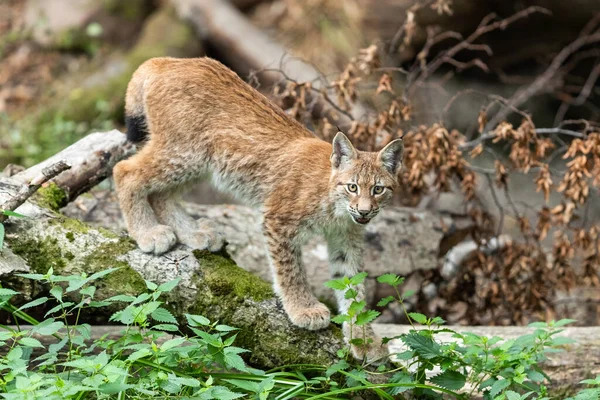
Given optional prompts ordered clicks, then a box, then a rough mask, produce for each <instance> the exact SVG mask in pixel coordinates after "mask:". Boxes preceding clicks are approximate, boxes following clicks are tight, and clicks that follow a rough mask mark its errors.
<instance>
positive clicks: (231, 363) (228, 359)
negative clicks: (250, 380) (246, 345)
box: [225, 353, 246, 371]
mask: <svg viewBox="0 0 600 400" xmlns="http://www.w3.org/2000/svg"><path fill="white" fill-rule="evenodd" d="M225 364H227V366H228V367H230V368H234V369H237V370H238V371H246V363H244V360H243V359H242V357H240V356H239V355H237V354H235V353H225Z"/></svg>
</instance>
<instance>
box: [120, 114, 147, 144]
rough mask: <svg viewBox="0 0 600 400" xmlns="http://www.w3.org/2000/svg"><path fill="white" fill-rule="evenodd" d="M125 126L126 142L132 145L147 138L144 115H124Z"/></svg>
mask: <svg viewBox="0 0 600 400" xmlns="http://www.w3.org/2000/svg"><path fill="white" fill-rule="evenodd" d="M125 126H126V127H127V140H129V141H130V142H133V143H141V142H143V141H144V140H146V137H147V136H148V126H147V125H146V117H145V116H144V115H125Z"/></svg>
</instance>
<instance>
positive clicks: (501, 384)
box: [490, 379, 510, 398]
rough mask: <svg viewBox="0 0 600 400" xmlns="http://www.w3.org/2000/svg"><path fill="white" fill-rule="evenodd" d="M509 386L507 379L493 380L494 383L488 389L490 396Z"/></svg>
mask: <svg viewBox="0 0 600 400" xmlns="http://www.w3.org/2000/svg"><path fill="white" fill-rule="evenodd" d="M509 386H510V380H509V379H501V380H499V381H496V382H494V384H493V385H492V387H491V389H490V396H492V398H494V397H496V396H498V395H499V394H500V393H501V392H502V391H503V390H504V389H506V388H507V387H509Z"/></svg>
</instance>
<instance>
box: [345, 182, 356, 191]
mask: <svg viewBox="0 0 600 400" xmlns="http://www.w3.org/2000/svg"><path fill="white" fill-rule="evenodd" d="M346 189H347V190H348V191H349V192H350V193H356V192H358V186H357V185H356V183H349V184H348V186H346Z"/></svg>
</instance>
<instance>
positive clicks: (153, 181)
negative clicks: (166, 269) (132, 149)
mask: <svg viewBox="0 0 600 400" xmlns="http://www.w3.org/2000/svg"><path fill="white" fill-rule="evenodd" d="M151 154H152V150H151V149H150V146H147V147H145V148H144V149H142V151H140V153H138V154H136V155H135V156H133V157H132V158H130V159H128V160H124V161H121V162H119V163H118V164H117V165H116V166H115V168H114V173H113V175H114V178H115V185H116V188H117V196H118V198H119V204H120V206H121V210H122V211H123V216H124V218H125V223H126V224H127V230H128V232H129V234H130V235H131V237H132V238H133V239H134V240H135V241H136V242H137V243H138V246H139V248H140V250H142V251H143V252H146V253H154V254H156V255H159V254H163V253H165V252H167V251H168V250H169V249H170V248H171V247H173V245H174V244H175V243H176V242H177V238H176V236H175V232H174V230H173V228H171V227H170V226H168V225H161V224H160V223H159V222H158V220H157V218H156V215H155V214H154V211H153V210H152V207H151V206H150V203H149V201H148V195H149V194H150V193H151V192H152V191H153V190H156V189H157V188H160V185H161V183H160V182H162V180H163V179H164V178H165V177H164V173H163V169H162V168H160V167H159V166H157V165H156V162H154V161H153V157H151V156H149V155H151Z"/></svg>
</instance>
